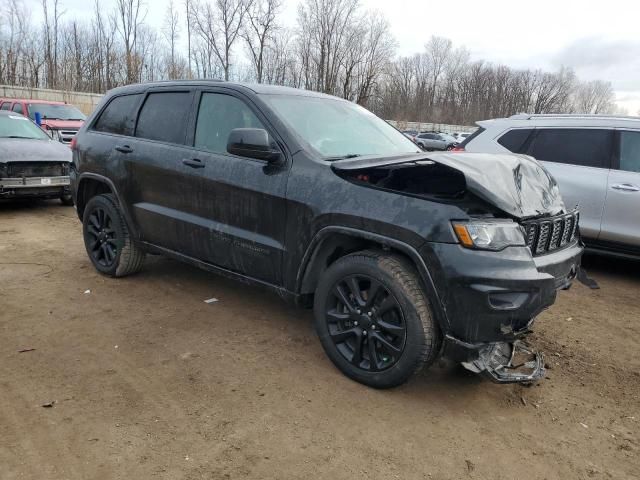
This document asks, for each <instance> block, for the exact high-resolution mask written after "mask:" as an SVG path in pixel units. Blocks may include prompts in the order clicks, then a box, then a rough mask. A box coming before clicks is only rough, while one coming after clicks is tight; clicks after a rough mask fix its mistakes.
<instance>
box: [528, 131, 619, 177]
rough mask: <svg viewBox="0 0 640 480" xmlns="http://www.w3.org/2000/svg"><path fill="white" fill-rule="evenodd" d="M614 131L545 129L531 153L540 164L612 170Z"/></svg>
mask: <svg viewBox="0 0 640 480" xmlns="http://www.w3.org/2000/svg"><path fill="white" fill-rule="evenodd" d="M612 151H613V130H595V129H587V128H585V129H577V128H542V129H538V130H537V131H536V135H535V137H534V139H533V141H532V143H531V147H530V148H529V150H528V153H529V155H531V156H533V157H535V158H536V159H537V160H544V161H547V162H556V163H567V164H570V165H579V166H582V167H600V168H610V165H611V154H612Z"/></svg>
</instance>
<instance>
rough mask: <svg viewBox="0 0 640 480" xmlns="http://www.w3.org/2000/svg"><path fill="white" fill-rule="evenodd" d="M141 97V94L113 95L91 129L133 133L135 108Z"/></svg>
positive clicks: (129, 134)
mask: <svg viewBox="0 0 640 480" xmlns="http://www.w3.org/2000/svg"><path fill="white" fill-rule="evenodd" d="M141 98H142V94H134V95H122V96H119V97H115V98H114V99H112V100H111V101H110V102H109V104H108V105H107V107H106V108H105V109H104V110H103V111H102V113H101V114H100V117H98V120H97V121H96V122H95V124H94V126H93V130H95V131H97V132H105V133H115V134H117V135H128V136H131V135H133V126H134V124H135V114H136V109H137V107H138V103H139V102H140V99H141Z"/></svg>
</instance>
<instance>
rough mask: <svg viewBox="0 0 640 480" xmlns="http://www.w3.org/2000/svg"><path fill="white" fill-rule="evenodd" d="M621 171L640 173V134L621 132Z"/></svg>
mask: <svg viewBox="0 0 640 480" xmlns="http://www.w3.org/2000/svg"><path fill="white" fill-rule="evenodd" d="M620 170H624V171H626V172H640V132H625V131H621V132H620Z"/></svg>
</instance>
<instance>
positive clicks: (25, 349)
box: [18, 348, 35, 353]
mask: <svg viewBox="0 0 640 480" xmlns="http://www.w3.org/2000/svg"><path fill="white" fill-rule="evenodd" d="M33 351H35V348H23V349H22V350H18V353H27V352H33Z"/></svg>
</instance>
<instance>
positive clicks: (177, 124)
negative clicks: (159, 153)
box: [136, 92, 191, 144]
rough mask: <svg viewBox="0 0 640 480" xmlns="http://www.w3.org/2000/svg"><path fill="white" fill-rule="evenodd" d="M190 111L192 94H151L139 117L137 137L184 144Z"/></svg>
mask: <svg viewBox="0 0 640 480" xmlns="http://www.w3.org/2000/svg"><path fill="white" fill-rule="evenodd" d="M190 110H191V93H190V92H158V93H150V94H149V95H148V96H147V99H146V100H145V102H144V105H143V106H142V110H140V115H139V116H138V123H137V125H136V137H139V138H146V139H148V140H157V141H160V142H167V143H177V144H184V142H185V136H186V133H187V122H188V120H189V111H190Z"/></svg>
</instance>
